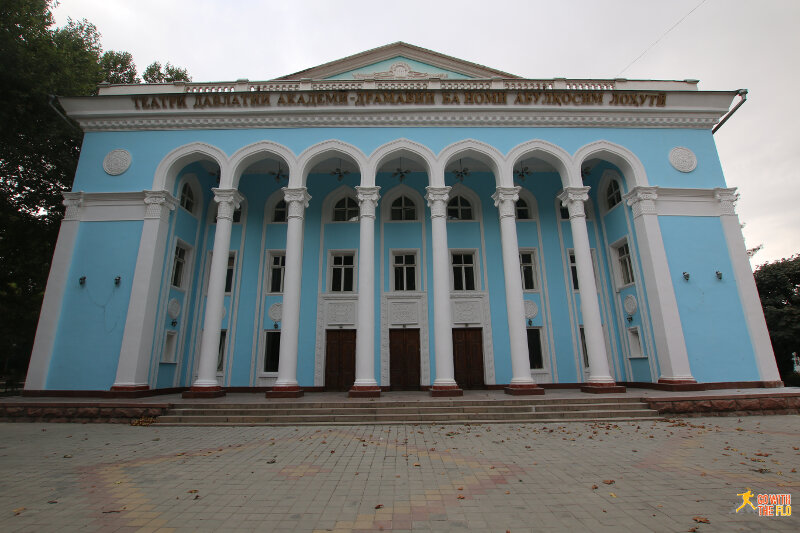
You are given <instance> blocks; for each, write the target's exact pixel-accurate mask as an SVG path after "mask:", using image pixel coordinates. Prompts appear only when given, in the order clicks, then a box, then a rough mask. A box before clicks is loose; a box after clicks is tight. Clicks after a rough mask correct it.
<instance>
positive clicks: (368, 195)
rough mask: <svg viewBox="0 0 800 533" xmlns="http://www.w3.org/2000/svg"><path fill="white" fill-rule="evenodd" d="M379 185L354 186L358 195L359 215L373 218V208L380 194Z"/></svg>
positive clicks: (376, 204)
mask: <svg viewBox="0 0 800 533" xmlns="http://www.w3.org/2000/svg"><path fill="white" fill-rule="evenodd" d="M380 190H381V188H380V187H356V195H357V197H358V207H359V215H360V216H361V217H369V218H375V208H376V207H377V206H378V200H379V199H380V197H381V195H380V194H379V193H378V191H380Z"/></svg>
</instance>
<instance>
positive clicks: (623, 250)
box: [617, 242, 633, 285]
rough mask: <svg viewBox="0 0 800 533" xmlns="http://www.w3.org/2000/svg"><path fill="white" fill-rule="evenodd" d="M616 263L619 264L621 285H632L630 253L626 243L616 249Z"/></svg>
mask: <svg viewBox="0 0 800 533" xmlns="http://www.w3.org/2000/svg"><path fill="white" fill-rule="evenodd" d="M617 261H618V264H619V277H620V281H621V282H622V284H623V285H629V284H631V283H633V265H632V264H631V251H630V248H628V243H627V242H626V243H623V244H622V245H620V246H618V247H617Z"/></svg>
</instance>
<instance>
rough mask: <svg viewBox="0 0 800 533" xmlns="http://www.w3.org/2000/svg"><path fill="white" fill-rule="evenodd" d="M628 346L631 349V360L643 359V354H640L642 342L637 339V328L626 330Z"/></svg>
mask: <svg viewBox="0 0 800 533" xmlns="http://www.w3.org/2000/svg"><path fill="white" fill-rule="evenodd" d="M628 345H629V346H630V349H631V354H630V357H631V359H635V358H638V357H644V352H642V340H641V338H640V337H639V328H630V329H628Z"/></svg>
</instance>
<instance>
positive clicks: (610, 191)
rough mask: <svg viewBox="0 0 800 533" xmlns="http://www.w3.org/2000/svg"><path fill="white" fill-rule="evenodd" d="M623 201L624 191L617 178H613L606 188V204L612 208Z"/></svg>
mask: <svg viewBox="0 0 800 533" xmlns="http://www.w3.org/2000/svg"><path fill="white" fill-rule="evenodd" d="M621 201H622V193H621V192H620V190H619V183H617V180H611V181H610V182H608V187H607V188H606V205H607V206H608V208H609V209H611V208H612V207H614V206H615V205H617V204H618V203H620V202H621Z"/></svg>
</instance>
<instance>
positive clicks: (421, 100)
mask: <svg viewBox="0 0 800 533" xmlns="http://www.w3.org/2000/svg"><path fill="white" fill-rule="evenodd" d="M131 100H132V101H133V107H134V109H138V110H147V111H150V110H162V109H188V108H189V106H190V105H191V107H192V109H210V108H239V107H271V106H272V105H275V106H278V107H325V106H357V107H362V106H387V105H392V106H396V105H417V106H435V105H443V106H453V105H456V106H458V105H465V106H466V105H468V106H481V105H483V106H485V105H508V104H513V105H516V106H550V107H552V106H559V107H562V106H597V107H606V106H625V107H666V105H667V93H663V92H659V93H645V92H616V91H554V90H536V91H379V90H374V91H372V90H358V91H319V92H299V91H292V92H289V91H286V92H277V93H267V92H238V93H237V92H230V93H200V94H166V95H156V96H149V95H141V96H132V97H131Z"/></svg>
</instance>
